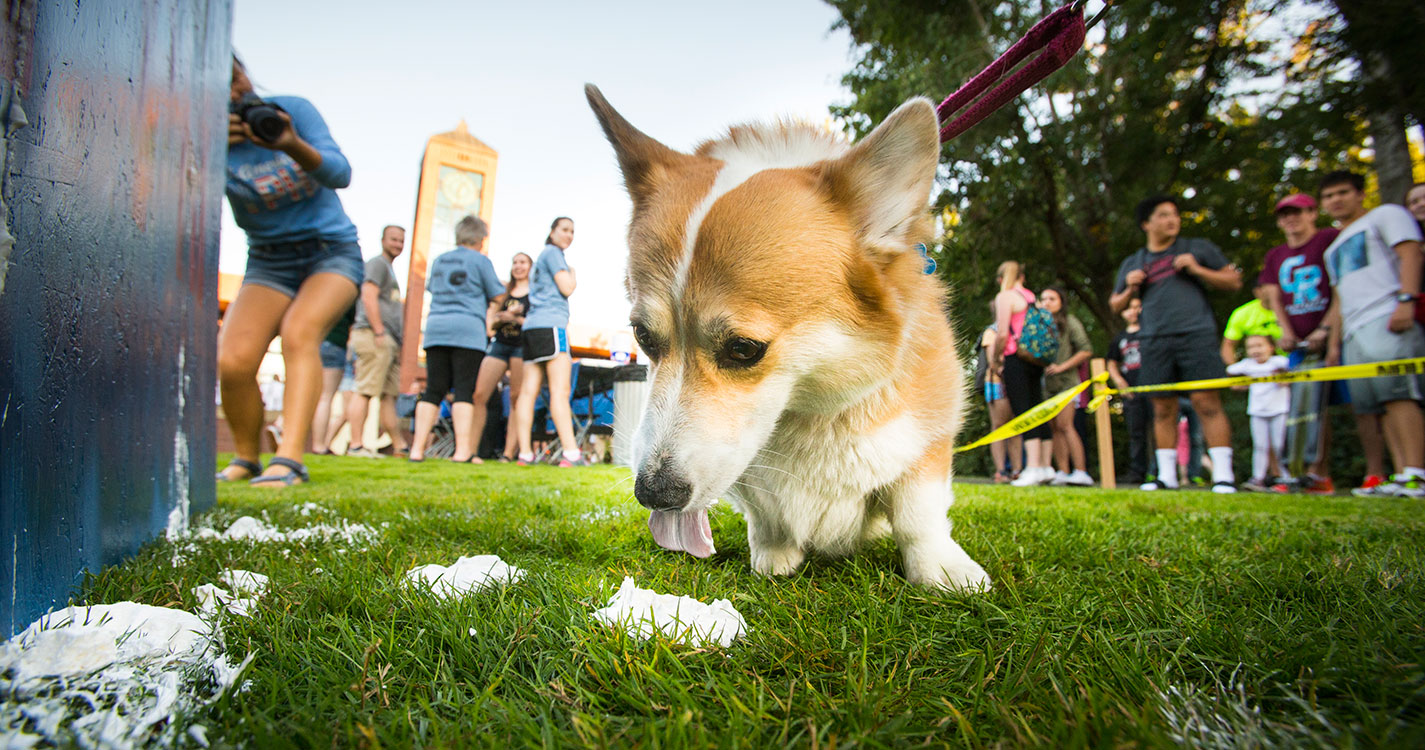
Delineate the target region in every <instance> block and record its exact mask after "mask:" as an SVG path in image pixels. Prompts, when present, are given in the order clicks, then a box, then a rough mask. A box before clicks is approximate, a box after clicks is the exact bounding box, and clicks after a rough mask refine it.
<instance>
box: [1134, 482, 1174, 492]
mask: <svg viewBox="0 0 1425 750" xmlns="http://www.w3.org/2000/svg"><path fill="white" fill-rule="evenodd" d="M1138 489H1140V490H1143V491H1144V492H1154V491H1157V490H1175V489H1177V486H1176V485H1170V484H1168V483H1167V482H1164V481H1163V480H1161V479H1152V480H1149V481H1147V482H1144V483H1142V484H1140V485H1138Z"/></svg>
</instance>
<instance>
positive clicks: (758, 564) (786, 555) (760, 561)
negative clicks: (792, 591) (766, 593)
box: [752, 547, 806, 576]
mask: <svg viewBox="0 0 1425 750" xmlns="http://www.w3.org/2000/svg"><path fill="white" fill-rule="evenodd" d="M805 559H806V553H805V552H802V551H801V550H800V549H798V548H796V547H764V548H762V549H754V550H752V570H754V571H756V572H757V573H760V574H762V575H764V576H789V575H791V574H792V573H794V572H796V569H797V568H798V567H800V566H801V564H802V561H803V560H805Z"/></svg>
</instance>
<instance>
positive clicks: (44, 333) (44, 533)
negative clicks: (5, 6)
mask: <svg viewBox="0 0 1425 750" xmlns="http://www.w3.org/2000/svg"><path fill="white" fill-rule="evenodd" d="M12 5H19V6H27V7H28V9H29V10H30V11H31V12H32V13H33V23H32V24H31V25H28V27H27V28H18V29H17V28H16V27H15V22H14V20H13V19H12V20H11V27H10V28H9V30H8V31H9V34H8V36H7V37H5V38H3V39H0V45H3V46H5V47H6V48H5V49H4V50H0V68H4V69H3V70H0V78H3V79H5V80H4V81H3V82H4V83H6V84H7V85H8V84H15V85H17V86H18V89H19V91H20V92H21V93H20V95H19V96H18V100H19V102H20V103H21V104H22V105H23V108H24V114H25V116H26V118H27V119H28V123H29V124H28V126H26V127H23V128H20V129H19V130H17V131H15V132H14V134H13V135H12V136H10V137H9V138H8V140H7V145H8V163H7V165H6V166H7V168H6V169H5V172H4V174H3V178H4V182H3V190H0V196H3V199H4V203H5V205H6V206H8V209H9V227H10V231H11V233H12V234H13V235H14V237H15V245H14V249H13V251H12V252H11V253H10V256H9V267H8V270H7V271H5V272H4V281H3V282H0V283H3V286H2V287H0V631H7V633H0V635H7V634H11V633H14V632H16V631H17V630H19V629H21V628H23V627H25V625H27V624H28V623H29V622H30V621H31V620H33V619H34V618H35V617H36V616H38V615H39V614H41V613H43V612H44V611H46V610H49V609H50V608H52V607H55V606H60V605H63V604H65V602H66V601H67V600H68V599H69V597H70V596H71V595H72V594H73V593H74V592H75V590H76V585H77V584H78V583H80V582H81V581H82V578H83V574H84V571H85V570H86V569H87V570H91V571H97V570H98V569H99V568H100V567H101V566H103V565H107V564H111V563H114V562H117V561H119V560H120V559H122V558H123V557H124V556H126V555H129V554H132V553H133V552H135V551H136V550H137V549H138V548H139V547H140V546H141V545H143V544H144V543H145V542H147V541H149V540H151V539H153V538H154V537H155V536H157V535H159V534H160V533H162V532H163V530H164V528H165V526H166V525H167V523H168V521H169V518H170V514H171V513H172V512H173V511H174V510H175V508H180V509H181V508H182V507H183V506H184V505H185V503H186V504H187V506H188V507H190V508H192V509H193V510H195V511H196V510H200V509H203V508H207V507H210V506H211V505H212V504H213V501H214V486H213V479H212V477H213V474H212V472H213V465H214V450H215V445H214V442H215V429H214V422H215V411H216V410H215V405H214V393H215V382H214V370H215V366H214V363H215V361H216V356H217V355H216V351H215V347H216V325H217V319H218V311H217V294H216V286H217V277H218V273H217V271H218V269H217V264H218V230H219V221H220V220H219V217H220V203H219V201H220V200H221V199H222V196H223V175H224V159H225V158H226V140H225V136H226V106H227V90H228V78H229V73H230V70H231V64H230V60H231V46H230V44H229V28H230V25H231V19H232V12H231V0H146V1H142V2H82V3H76V2H72V0H71V1H67V2H61V1H59V0H40V1H39V2H33V1H31V2H19V3H12ZM7 12H8V11H7ZM20 15H21V16H23V12H22V13H21V14H20ZM22 20H23V19H22ZM3 23H4V20H3V19H0V24H3ZM22 25H23V24H22ZM12 60H13V65H10V62H11V61H12Z"/></svg>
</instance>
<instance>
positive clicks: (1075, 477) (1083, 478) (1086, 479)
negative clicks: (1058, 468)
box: [1064, 469, 1093, 487]
mask: <svg viewBox="0 0 1425 750" xmlns="http://www.w3.org/2000/svg"><path fill="white" fill-rule="evenodd" d="M1064 484H1068V485H1073V486H1074V487H1092V486H1093V477H1091V476H1089V473H1088V472H1087V471H1084V470H1083V469H1074V471H1073V473H1071V474H1069V475H1068V476H1066V477H1064Z"/></svg>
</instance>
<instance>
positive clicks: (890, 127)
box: [821, 97, 940, 250]
mask: <svg viewBox="0 0 1425 750" xmlns="http://www.w3.org/2000/svg"><path fill="white" fill-rule="evenodd" d="M939 160H940V132H939V126H938V124H937V122H936V120H935V107H934V106H933V105H932V104H931V103H930V100H929V99H926V98H924V97H917V98H915V99H911V100H910V101H908V102H906V103H905V104H902V105H901V106H900V107H898V108H896V111H894V112H892V113H891V115H890V116H889V117H887V118H886V119H885V121H884V122H882V123H881V124H880V125H879V126H877V128H876V129H875V130H873V131H871V134H870V135H868V136H866V137H865V138H863V139H861V141H860V142H859V143H857V144H856V145H855V146H853V147H852V148H851V150H850V151H848V152H847V153H846V154H845V155H844V156H841V157H840V158H838V159H836V160H835V161H831V162H827V164H826V165H825V167H823V170H822V175H821V182H822V189H823V190H825V191H826V193H827V195H828V196H829V197H830V198H831V199H832V200H833V201H835V202H838V203H840V204H842V205H844V206H846V207H847V208H848V209H850V211H851V215H852V216H853V217H854V219H855V227H856V230H857V234H858V235H859V239H860V240H861V242H862V243H863V244H865V245H869V246H873V247H878V248H884V249H891V250H896V249H905V248H906V247H907V246H908V244H909V241H910V238H911V236H912V233H913V232H914V231H915V228H916V226H917V225H918V224H919V223H920V221H921V220H922V219H923V217H925V215H926V213H927V207H928V205H929V203H930V188H931V185H932V184H933V183H934V181H935V168H936V164H938V163H939Z"/></svg>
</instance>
